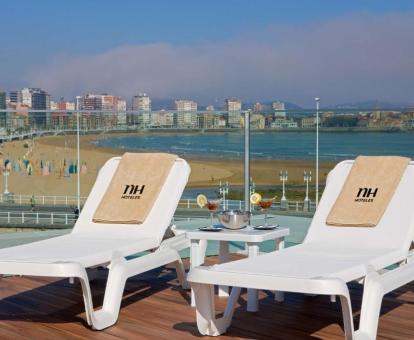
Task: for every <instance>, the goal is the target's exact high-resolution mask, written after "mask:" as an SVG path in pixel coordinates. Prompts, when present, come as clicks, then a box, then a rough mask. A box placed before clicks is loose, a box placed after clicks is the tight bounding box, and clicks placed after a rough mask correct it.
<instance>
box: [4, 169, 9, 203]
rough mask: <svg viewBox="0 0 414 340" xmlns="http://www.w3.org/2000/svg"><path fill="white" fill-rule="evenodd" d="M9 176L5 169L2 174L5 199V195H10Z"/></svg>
mask: <svg viewBox="0 0 414 340" xmlns="http://www.w3.org/2000/svg"><path fill="white" fill-rule="evenodd" d="M9 175H10V172H9V170H8V169H7V167H5V168H4V172H3V176H4V195H5V197H7V195H8V194H10V192H9V180H8V178H9Z"/></svg>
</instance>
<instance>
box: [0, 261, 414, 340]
mask: <svg viewBox="0 0 414 340" xmlns="http://www.w3.org/2000/svg"><path fill="white" fill-rule="evenodd" d="M104 288H105V272H104V271H102V275H100V276H99V278H98V279H97V280H96V281H94V282H93V283H92V289H93V295H94V303H95V305H96V306H100V305H101V303H102V297H103V295H102V294H103V291H104ZM413 288H414V285H407V286H405V287H403V288H401V289H399V290H398V291H395V292H393V293H392V294H389V295H387V296H386V297H385V299H384V303H383V310H382V313H381V319H380V325H379V333H378V338H379V339H414V321H413V319H414V294H413V292H412V290H413ZM351 289H352V295H353V296H354V300H353V307H354V309H355V310H356V311H358V310H359V306H360V300H361V293H362V292H361V289H360V287H359V286H357V285H355V286H352V287H351ZM0 298H1V300H0V338H1V339H21V338H25V339H27V338H30V339H54V340H56V339H73V338H76V339H102V340H105V339H169V340H172V339H194V338H197V337H199V333H198V332H197V328H196V324H195V311H194V309H193V308H191V307H190V306H189V292H188V291H183V290H181V289H180V288H179V285H178V283H177V281H176V277H175V272H174V271H173V270H172V269H171V268H169V267H167V268H162V269H158V270H154V271H152V272H149V273H147V274H144V275H140V276H137V277H134V278H131V279H130V280H128V282H127V285H126V289H125V293H124V299H123V303H122V309H121V312H120V316H119V320H118V323H117V324H116V325H115V326H113V327H110V328H108V329H106V330H104V331H101V332H97V331H92V330H91V329H90V328H88V327H87V324H86V322H85V321H84V317H85V315H84V307H83V300H82V296H81V290H80V287H79V285H78V284H75V285H70V284H69V283H68V280H53V279H40V278H30V277H24V278H21V277H7V278H2V279H0ZM260 299H261V300H260V311H259V312H258V313H247V312H246V311H245V294H244V295H242V297H241V298H240V301H239V303H240V306H238V307H237V309H236V312H235V317H234V320H233V324H232V326H231V328H230V329H229V331H228V333H227V334H226V335H225V336H223V337H221V338H225V339H231V338H237V339H284V340H286V339H342V338H343V332H342V328H341V325H342V321H341V314H340V310H339V306H338V304H337V303H330V302H329V298H327V297H321V296H317V297H310V296H303V295H299V294H286V299H285V302H283V303H278V302H275V301H274V300H273V297H272V295H271V293H269V292H261V293H260ZM218 300H219V302H218V306H217V307H218V309H220V308H221V310H223V309H224V304H225V299H218ZM358 317H359V314H358V313H356V314H355V319H356V324H357V320H358Z"/></svg>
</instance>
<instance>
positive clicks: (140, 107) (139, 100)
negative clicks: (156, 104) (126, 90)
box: [128, 93, 152, 126]
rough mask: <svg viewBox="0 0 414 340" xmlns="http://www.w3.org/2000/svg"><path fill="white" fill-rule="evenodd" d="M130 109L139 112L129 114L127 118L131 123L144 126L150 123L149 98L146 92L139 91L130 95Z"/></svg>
mask: <svg viewBox="0 0 414 340" xmlns="http://www.w3.org/2000/svg"><path fill="white" fill-rule="evenodd" d="M132 110H133V111H139V112H133V113H132V114H131V115H130V117H129V119H128V120H129V122H130V123H131V124H139V125H144V126H147V125H149V124H151V120H152V119H151V99H150V97H149V96H148V95H147V94H146V93H139V94H138V95H137V96H134V97H132Z"/></svg>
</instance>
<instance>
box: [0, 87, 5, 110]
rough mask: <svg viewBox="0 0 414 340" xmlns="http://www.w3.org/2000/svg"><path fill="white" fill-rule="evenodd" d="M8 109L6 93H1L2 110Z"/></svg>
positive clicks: (0, 105) (0, 104)
mask: <svg viewBox="0 0 414 340" xmlns="http://www.w3.org/2000/svg"><path fill="white" fill-rule="evenodd" d="M5 109H6V92H3V91H0V110H5Z"/></svg>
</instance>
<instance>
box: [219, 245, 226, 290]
mask: <svg viewBox="0 0 414 340" xmlns="http://www.w3.org/2000/svg"><path fill="white" fill-rule="evenodd" d="M228 261H229V242H228V241H220V242H219V263H226V262H228ZM218 296H220V297H228V296H229V287H227V286H219V287H218Z"/></svg>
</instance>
